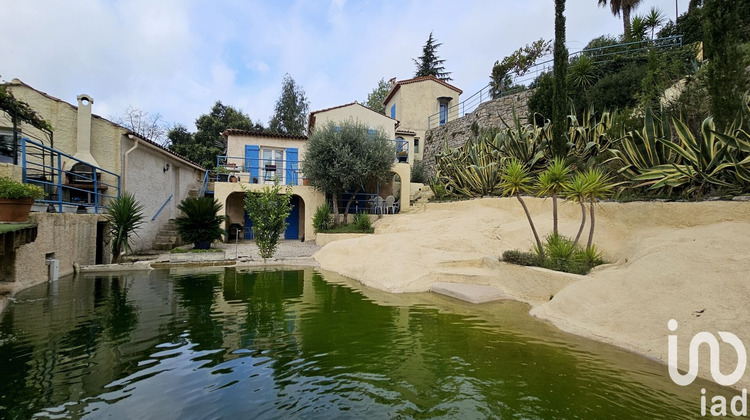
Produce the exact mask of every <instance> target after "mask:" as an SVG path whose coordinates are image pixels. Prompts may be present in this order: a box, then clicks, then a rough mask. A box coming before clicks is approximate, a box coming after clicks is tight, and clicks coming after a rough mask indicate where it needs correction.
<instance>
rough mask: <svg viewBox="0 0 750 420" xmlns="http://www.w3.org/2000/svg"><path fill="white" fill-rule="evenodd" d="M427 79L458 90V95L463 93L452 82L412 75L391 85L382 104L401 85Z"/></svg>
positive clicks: (433, 77)
mask: <svg viewBox="0 0 750 420" xmlns="http://www.w3.org/2000/svg"><path fill="white" fill-rule="evenodd" d="M427 80H432V81H433V82H437V83H440V84H441V85H443V86H445V87H447V88H448V89H453V90H455V91H456V92H458V94H459V95H460V94H462V93H464V91H462V90H461V89H459V88H457V87H455V86H453V85H452V84H450V83H448V82H444V81H442V80H440V79H438V78H437V77H435V76H420V77H414V78H412V79H406V80H399V81H397V82H396V85H395V86H394V87H393V89H391V91H390V92H388V96H386V97H385V99H384V100H383V104H386V103H387V102H388V101H389V100H390V99H391V97H392V96H393V95H394V94H395V93H396V91H397V90H398V89H399V88H400V87H401V85H408V84H409V83H417V82H424V81H427Z"/></svg>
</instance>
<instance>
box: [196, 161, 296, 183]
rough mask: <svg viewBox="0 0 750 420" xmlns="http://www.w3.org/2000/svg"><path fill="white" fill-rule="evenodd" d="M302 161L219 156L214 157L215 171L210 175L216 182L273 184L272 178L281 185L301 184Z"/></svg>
mask: <svg viewBox="0 0 750 420" xmlns="http://www.w3.org/2000/svg"><path fill="white" fill-rule="evenodd" d="M303 163H304V162H300V161H297V160H295V161H287V160H273V159H270V160H269V159H249V158H247V159H246V158H245V157H238V156H219V157H217V158H216V171H215V173H212V174H211V176H212V177H213V181H217V182H233V181H236V182H246V183H249V184H273V182H274V180H278V181H279V184H282V185H303V181H304V179H303V174H302V165H303Z"/></svg>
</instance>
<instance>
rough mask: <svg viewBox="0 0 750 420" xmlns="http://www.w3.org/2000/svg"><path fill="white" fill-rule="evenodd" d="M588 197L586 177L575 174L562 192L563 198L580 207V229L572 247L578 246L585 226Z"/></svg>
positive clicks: (581, 174)
mask: <svg viewBox="0 0 750 420" xmlns="http://www.w3.org/2000/svg"><path fill="white" fill-rule="evenodd" d="M587 195H588V184H587V183H586V177H585V176H584V174H583V173H581V172H579V173H577V174H576V175H575V176H574V177H573V179H571V180H570V182H568V183H567V184H565V189H564V190H563V197H565V198H566V199H568V200H571V201H574V202H576V203H578V204H579V205H580V206H581V227H579V228H578V234H577V235H576V239H575V241H573V245H578V240H579V239H581V234H582V233H583V227H584V226H585V225H586V204H585V203H586V197H587Z"/></svg>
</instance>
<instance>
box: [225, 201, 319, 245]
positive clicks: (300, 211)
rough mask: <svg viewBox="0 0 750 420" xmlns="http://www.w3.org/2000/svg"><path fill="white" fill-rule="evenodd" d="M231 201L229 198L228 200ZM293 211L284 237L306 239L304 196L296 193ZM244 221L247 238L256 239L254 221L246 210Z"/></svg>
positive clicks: (292, 202)
mask: <svg viewBox="0 0 750 420" xmlns="http://www.w3.org/2000/svg"><path fill="white" fill-rule="evenodd" d="M227 201H229V200H227ZM291 204H292V212H291V213H290V214H289V216H288V217H287V218H286V223H287V227H286V230H285V231H284V233H283V234H282V239H288V240H304V239H305V201H304V200H303V199H302V197H300V196H298V195H296V194H294V195H292V199H291ZM243 212H244V223H245V236H244V237H245V239H254V236H253V230H252V226H253V221H252V220H251V219H250V217H249V216H248V214H247V211H244V207H243Z"/></svg>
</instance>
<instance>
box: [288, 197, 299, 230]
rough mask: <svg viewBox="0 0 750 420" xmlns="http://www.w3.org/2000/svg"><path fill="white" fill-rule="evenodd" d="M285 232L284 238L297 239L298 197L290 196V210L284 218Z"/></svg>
mask: <svg viewBox="0 0 750 420" xmlns="http://www.w3.org/2000/svg"><path fill="white" fill-rule="evenodd" d="M286 223H287V227H286V232H284V239H299V197H298V196H296V195H293V196H292V212H291V213H290V214H289V217H287V218H286Z"/></svg>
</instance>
